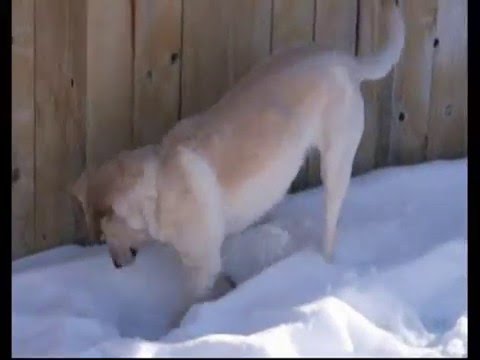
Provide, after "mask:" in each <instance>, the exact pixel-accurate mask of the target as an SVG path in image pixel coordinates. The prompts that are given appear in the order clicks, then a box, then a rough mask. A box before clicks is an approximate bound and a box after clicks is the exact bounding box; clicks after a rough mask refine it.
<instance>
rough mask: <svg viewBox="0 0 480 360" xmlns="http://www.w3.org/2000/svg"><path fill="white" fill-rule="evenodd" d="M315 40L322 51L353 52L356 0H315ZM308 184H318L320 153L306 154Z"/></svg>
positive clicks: (319, 178)
mask: <svg viewBox="0 0 480 360" xmlns="http://www.w3.org/2000/svg"><path fill="white" fill-rule="evenodd" d="M316 1H317V2H316V18H315V42H316V43H317V44H318V45H319V46H320V48H321V49H322V50H324V51H332V50H336V51H342V52H346V53H349V54H352V55H354V54H355V44H356V37H357V35H356V26H357V6H358V1H356V0H316ZM307 165H308V175H307V176H308V182H307V184H308V186H313V185H318V184H319V183H320V181H321V176H320V155H319V153H318V152H317V151H313V152H311V153H310V154H309V155H308V158H307Z"/></svg>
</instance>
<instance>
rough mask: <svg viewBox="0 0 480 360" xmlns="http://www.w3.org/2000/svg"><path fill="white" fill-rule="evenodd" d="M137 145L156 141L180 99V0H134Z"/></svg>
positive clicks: (169, 123)
mask: <svg viewBox="0 0 480 360" xmlns="http://www.w3.org/2000/svg"><path fill="white" fill-rule="evenodd" d="M134 13H135V21H134V24H135V49H134V50H135V75H134V76H135V101H134V141H135V144H136V145H145V144H149V143H159V142H160V140H161V138H162V136H163V135H164V134H165V133H166V132H167V131H168V130H169V129H170V128H171V127H172V126H173V125H174V124H175V122H176V121H177V119H178V116H179V105H180V104H179V102H180V61H181V59H180V50H181V17H182V2H181V1H178V0H138V1H136V2H135V12H134Z"/></svg>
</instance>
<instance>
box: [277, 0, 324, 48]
mask: <svg viewBox="0 0 480 360" xmlns="http://www.w3.org/2000/svg"><path fill="white" fill-rule="evenodd" d="M272 21H273V24H272V50H273V51H277V50H280V49H283V48H288V47H290V46H295V45H299V44H307V43H310V42H312V41H313V29H314V23H315V0H304V1H300V2H299V1H296V0H273V20H272Z"/></svg>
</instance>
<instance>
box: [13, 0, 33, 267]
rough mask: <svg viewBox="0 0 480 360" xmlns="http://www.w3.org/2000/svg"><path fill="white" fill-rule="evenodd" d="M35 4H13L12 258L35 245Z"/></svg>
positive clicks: (20, 1) (22, 0) (27, 1)
mask: <svg viewBox="0 0 480 360" xmlns="http://www.w3.org/2000/svg"><path fill="white" fill-rule="evenodd" d="M33 94H34V2H33V0H17V1H14V2H12V257H13V258H14V259H15V258H18V257H19V256H21V255H25V254H26V253H28V252H29V249H30V248H31V247H32V246H33V243H34V215H35V214H34V190H35V187H34V166H35V165H34V144H35V143H34V130H35V112H34V97H33V96H34V95H33Z"/></svg>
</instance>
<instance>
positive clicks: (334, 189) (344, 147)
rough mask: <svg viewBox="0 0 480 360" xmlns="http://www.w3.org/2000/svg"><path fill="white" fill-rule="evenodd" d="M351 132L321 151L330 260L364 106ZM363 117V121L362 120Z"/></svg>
mask: <svg viewBox="0 0 480 360" xmlns="http://www.w3.org/2000/svg"><path fill="white" fill-rule="evenodd" d="M353 116H355V117H356V118H355V120H354V121H353V122H351V125H352V126H351V127H350V128H349V129H348V131H345V132H343V133H341V134H340V133H337V136H335V138H334V141H331V142H330V144H329V146H328V147H326V148H325V149H323V151H320V161H321V164H320V167H321V177H322V181H323V185H324V188H325V197H324V214H325V215H324V229H323V239H322V244H321V245H322V252H323V255H324V258H325V259H326V260H327V261H329V262H330V261H332V260H333V252H334V247H335V242H336V238H337V224H338V219H339V216H340V212H341V210H342V205H343V202H344V199H345V196H346V194H347V190H348V186H349V184H350V177H351V173H352V165H353V160H354V158H355V153H356V151H357V148H358V145H359V143H360V139H361V136H362V133H363V107H362V112H361V114H360V115H359V114H355V115H353ZM360 116H361V118H360Z"/></svg>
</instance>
